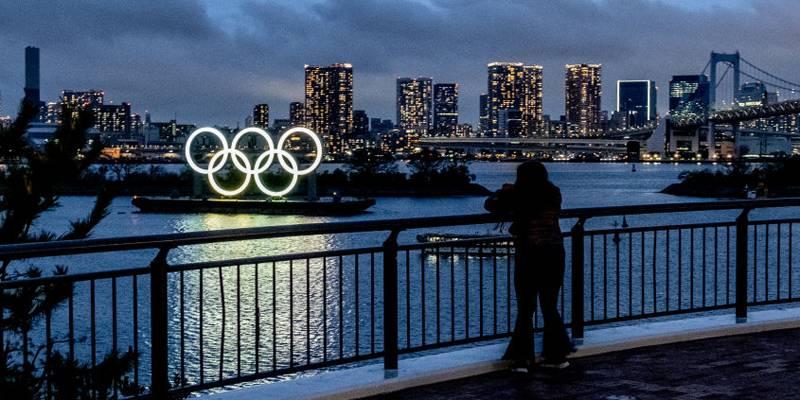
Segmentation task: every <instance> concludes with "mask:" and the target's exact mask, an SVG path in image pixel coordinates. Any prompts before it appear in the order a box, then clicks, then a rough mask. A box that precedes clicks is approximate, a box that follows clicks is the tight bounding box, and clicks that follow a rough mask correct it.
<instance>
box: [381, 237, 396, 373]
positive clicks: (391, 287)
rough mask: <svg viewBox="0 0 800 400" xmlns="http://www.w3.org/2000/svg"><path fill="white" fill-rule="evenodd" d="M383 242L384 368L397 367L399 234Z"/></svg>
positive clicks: (394, 368)
mask: <svg viewBox="0 0 800 400" xmlns="http://www.w3.org/2000/svg"><path fill="white" fill-rule="evenodd" d="M399 233H400V231H399V230H392V232H391V233H390V234H389V237H388V238H386V241H384V242H383V369H385V370H396V369H397V235H398V234H399Z"/></svg>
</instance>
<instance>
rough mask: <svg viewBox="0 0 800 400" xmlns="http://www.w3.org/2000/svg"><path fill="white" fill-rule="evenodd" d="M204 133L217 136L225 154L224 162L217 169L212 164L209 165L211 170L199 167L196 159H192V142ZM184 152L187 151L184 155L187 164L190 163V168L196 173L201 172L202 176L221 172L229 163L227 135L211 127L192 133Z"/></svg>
mask: <svg viewBox="0 0 800 400" xmlns="http://www.w3.org/2000/svg"><path fill="white" fill-rule="evenodd" d="M203 133H210V134H212V135H214V136H216V137H217V139H218V140H219V141H220V143H221V144H222V154H224V157H225V158H224V159H223V160H222V162H220V163H219V167H218V168H217V169H213V168H212V164H211V163H209V168H208V169H206V168H203V167H201V166H199V165H197V164H196V163H195V162H194V159H192V154H191V152H190V149H191V148H192V141H193V140H194V138H196V137H197V136H200V135H201V134H203ZM184 150H185V151H184V153H185V154H184V155H185V156H186V162H187V163H189V167H191V168H192V169H193V170H195V171H197V172H199V173H201V174H213V173H215V172H217V171H219V170H220V169H222V167H223V166H224V165H225V163H226V162H227V161H228V141H227V140H225V135H223V134H222V132H220V131H219V130H217V129H214V128H209V127H206V128H200V129H198V130H196V131H194V132H192V134H191V135H189V138H188V139H186V148H185V149H184ZM212 169H213V170H212Z"/></svg>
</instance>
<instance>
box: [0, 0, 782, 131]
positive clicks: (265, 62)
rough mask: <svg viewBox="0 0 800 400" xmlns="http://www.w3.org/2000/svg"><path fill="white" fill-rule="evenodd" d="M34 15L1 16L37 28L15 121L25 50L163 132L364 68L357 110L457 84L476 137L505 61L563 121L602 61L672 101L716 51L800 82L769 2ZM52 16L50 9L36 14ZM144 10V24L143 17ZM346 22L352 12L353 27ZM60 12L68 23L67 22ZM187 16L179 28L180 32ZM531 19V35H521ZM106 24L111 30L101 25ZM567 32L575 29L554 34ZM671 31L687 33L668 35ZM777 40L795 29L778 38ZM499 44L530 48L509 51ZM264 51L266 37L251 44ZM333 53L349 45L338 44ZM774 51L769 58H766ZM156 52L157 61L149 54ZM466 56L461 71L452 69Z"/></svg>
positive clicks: (380, 110)
mask: <svg viewBox="0 0 800 400" xmlns="http://www.w3.org/2000/svg"><path fill="white" fill-rule="evenodd" d="M31 3H32V4H29V3H27V2H26V3H25V4H23V5H19V6H15V8H13V9H9V10H2V9H3V6H2V5H0V11H3V12H4V13H5V12H8V13H9V14H10V15H19V16H20V18H15V19H14V21H26V24H27V25H26V26H21V25H19V26H18V25H14V24H9V25H6V26H4V27H2V28H0V39H2V40H0V54H3V55H4V60H6V62H5V63H3V64H2V65H0V76H1V77H2V79H0V92H2V93H3V104H4V110H3V113H4V114H13V111H14V110H15V109H16V104H18V100H20V99H21V98H22V96H23V93H22V90H21V88H22V87H23V86H24V73H23V71H24V70H23V63H24V54H23V52H22V51H21V48H23V47H24V46H28V45H31V46H37V47H40V48H41V49H42V60H41V97H42V100H44V101H53V100H55V99H56V97H57V95H58V93H60V91H61V90H62V89H75V90H88V89H91V88H100V89H102V90H104V91H105V92H106V93H113V96H112V97H113V98H114V99H115V100H118V101H126V102H130V103H131V105H132V109H133V110H134V111H135V112H137V113H140V114H144V111H145V110H149V111H151V113H152V114H153V119H154V120H169V119H172V118H173V116H177V118H178V120H182V121H192V122H197V123H199V124H206V123H207V124H227V125H231V126H235V125H236V123H237V122H242V121H243V120H244V118H245V117H246V116H247V115H249V114H250V111H251V110H252V106H253V105H254V104H259V103H268V104H272V105H273V106H274V108H275V113H274V114H275V116H276V117H278V118H284V117H288V115H286V113H287V111H288V104H289V103H290V102H291V101H297V100H299V99H302V98H303V83H302V82H303V75H302V74H303V72H302V66H303V65H304V64H319V65H329V64H332V63H337V62H347V63H351V64H353V66H354V67H353V68H354V75H355V78H354V96H355V98H354V108H355V109H364V110H366V111H367V112H368V113H369V115H370V116H375V117H381V118H388V117H392V116H393V115H394V111H395V110H394V108H395V107H394V100H395V99H394V96H391V95H387V93H392V92H393V90H392V89H393V86H394V81H395V79H396V78H397V77H398V76H431V77H433V79H434V80H435V81H441V82H457V83H459V84H460V93H459V103H460V104H459V114H460V116H459V120H460V121H462V122H469V123H472V124H473V125H476V126H477V122H478V96H479V94H481V93H483V92H485V83H484V82H485V68H486V67H485V66H486V64H488V63H490V62H493V61H509V62H523V63H526V64H537V65H542V66H543V67H544V68H543V81H544V82H543V91H544V96H543V108H544V110H543V112H544V114H549V115H550V116H551V118H557V117H558V116H559V115H560V114H562V113H563V109H564V104H563V96H564V88H563V75H562V73H561V71H563V68H564V65H565V64H567V63H601V64H603V66H604V68H603V80H604V81H605V82H606V83H607V84H613V82H615V81H616V80H618V79H651V80H654V81H656V83H657V85H658V86H659V87H660V88H662V89H663V88H665V87H666V86H667V84H668V81H669V78H670V77H671V75H680V74H697V73H699V72H700V71H701V70H702V67H703V65H704V64H705V60H706V58H707V54H708V52H709V51H710V50H712V49H714V50H733V49H737V48H738V49H739V50H741V51H742V52H743V53H746V54H748V55H749V56H750V57H751V58H759V59H765V60H767V62H768V63H769V66H773V65H774V66H775V67H776V68H775V70H776V71H777V72H778V73H780V74H781V75H784V76H788V77H792V76H794V75H796V73H795V72H794V71H792V70H791V69H790V68H789V66H790V65H791V62H789V61H788V59H789V58H790V56H791V54H792V52H791V43H790V42H791V41H790V40H789V39H787V38H789V37H792V36H791V34H792V33H793V32H794V31H793V29H794V28H792V27H791V26H790V25H789V24H788V23H786V22H784V23H781V21H783V19H782V18H788V19H787V20H790V19H791V18H789V17H790V16H791V14H792V13H794V12H796V11H795V10H794V7H783V9H784V10H785V12H784V13H783V14H784V15H783V16H782V17H781V18H778V17H776V16H774V15H772V14H771V13H770V12H769V11H770V10H771V9H772V6H775V5H776V4H773V5H772V6H770V4H766V3H773V2H757V3H751V2H747V1H739V2H733V3H730V4H729V3H722V2H718V1H712V2H708V1H707V2H702V3H701V4H700V5H690V4H689V2H677V3H670V4H664V3H661V2H657V1H649V0H641V4H639V6H637V7H626V6H625V5H624V4H620V3H618V2H613V1H611V2H608V1H590V0H585V1H583V0H574V1H567V2H560V3H555V4H551V3H550V2H547V3H537V4H530V5H528V4H525V5H519V4H517V5H508V6H502V7H497V6H493V5H492V4H493V3H484V2H480V1H476V2H472V3H468V4H465V5H463V6H459V4H456V3H448V2H421V3H410V4H397V3H385V4H379V3H375V2H372V1H366V2H359V4H349V3H347V4H344V3H340V2H336V1H320V2H314V3H313V4H309V3H303V2H301V3H300V4H298V5H289V4H287V3H285V2H281V1H276V2H267V3H263V2H254V3H252V4H251V5H252V6H253V7H251V8H244V7H243V5H244V3H241V2H234V3H233V5H232V7H231V8H230V9H229V10H227V11H224V10H220V8H221V7H219V6H218V5H213V4H210V3H204V2H191V1H183V2H179V3H174V4H172V5H170V6H164V5H160V4H157V3H153V4H142V3H137V4H136V5H125V4H119V5H118V6H114V7H108V9H106V8H103V7H98V6H96V5H92V4H87V5H85V6H84V7H78V8H80V9H81V10H80V12H78V13H76V12H75V11H74V10H68V9H62V8H61V7H62V6H59V5H58V4H50V3H47V4H40V5H37V4H35V2H31ZM42 9H43V10H47V12H44V13H41V12H38V11H36V10H42ZM145 9H146V10H147V11H148V12H147V13H143V12H142V11H143V10H145ZM345 10H346V11H347V13H346V14H347V15H343V13H344V12H345ZM100 12H104V13H108V15H104V16H103V18H102V20H97V21H95V22H97V25H98V26H91V27H89V28H87V29H86V30H85V32H84V30H75V29H70V27H74V25H75V24H83V23H88V21H93V20H92V16H94V17H95V18H96V17H97V16H98V15H99V14H98V13H100ZM787 13H788V14H787ZM51 14H52V15H55V14H63V15H65V18H63V19H58V20H56V19H54V18H52V17H50V15H51ZM122 14H125V15H133V16H134V17H132V18H127V17H123V15H122ZM145 14H146V15H149V17H147V16H145ZM270 16H271V17H270ZM277 16H280V18H278V17H277ZM478 16H481V17H482V18H491V19H492V21H496V22H497V26H498V27H500V26H502V27H503V28H502V29H488V28H478V29H476V28H475V26H476V25H475V24H474V21H476V18H478ZM177 17H180V18H179V21H180V22H179V23H177V22H176V24H171V22H170V21H178V20H176V19H175V18H177ZM237 18H239V19H240V20H242V21H247V22H257V23H258V24H257V25H254V26H256V27H258V29H256V28H255V27H254V28H252V29H245V28H242V29H241V31H239V32H237V31H235V30H234V31H231V30H232V29H233V28H229V27H228V28H223V27H222V26H228V25H231V24H230V23H231V22H235V21H236V19H237ZM402 18H406V19H411V20H413V28H415V29H411V32H398V30H397V29H394V28H391V26H392V23H394V22H393V21H396V20H397V19H402ZM525 18H528V20H529V21H530V22H531V23H527V24H524V25H521V24H515V23H514V21H521V20H523V19H525ZM731 18H733V19H735V20H737V21H739V22H737V24H738V25H739V26H738V27H736V28H734V27H726V26H725V23H724V22H725V21H726V19H731ZM187 20H191V21H192V22H187ZM754 20H758V21H760V22H759V26H763V24H765V23H766V24H771V25H772V26H774V27H775V29H772V30H764V29H756V28H755V26H753V25H751V24H753V23H754ZM63 21H67V22H63ZM70 21H71V22H70ZM106 21H112V22H113V23H114V26H113V27H109V26H108V25H105V24H106ZM537 21H538V22H537ZM582 21H583V22H586V21H588V22H590V24H589V27H588V29H589V30H588V31H587V30H585V29H584V30H583V31H582V32H583V34H580V35H579V34H578V33H579V32H581V29H578V28H577V27H576V28H571V27H570V26H572V25H573V24H577V23H578V22H582ZM622 21H627V22H626V23H624V24H623V23H622ZM675 21H680V24H679V25H677V24H676V23H675ZM292 24H296V25H297V26H298V27H297V28H293V27H292V26H290V25H292ZM422 24H425V25H424V26H423V25H422ZM559 24H561V25H563V26H564V28H563V29H562V28H559V29H555V26H556V25H559ZM45 25H47V26H48V29H50V30H49V31H48V34H46V35H43V34H41V32H40V31H42V29H39V28H41V27H43V26H45ZM172 25H174V26H172ZM490 25H493V24H490ZM529 25H538V26H539V27H538V28H534V27H531V26H529ZM578 25H580V24H578ZM673 25H677V26H673ZM426 26H428V28H426ZM748 26H752V27H753V29H749V30H748V28H747V27H748ZM103 27H107V28H109V29H104V30H103V29H101V28H103ZM670 27H672V28H670ZM262 28H263V29H262ZM300 28H303V29H300ZM551 28H552V29H551ZM617 28H618V29H617ZM668 28H669V29H673V30H675V32H674V33H672V34H661V33H663V31H664V30H665V29H668ZM675 28H680V29H675ZM448 29H449V30H448ZM781 29H784V30H786V32H784V34H780V33H781ZM262 30H263V31H264V32H261V31H262ZM473 31H474V32H473ZM101 32H102V33H103V34H100V33H101ZM326 32H327V33H328V34H327V35H326ZM586 32H591V33H592V34H591V35H588V34H586ZM698 32H707V34H705V33H704V34H698ZM745 32H750V33H749V34H745ZM500 34H504V35H505V36H509V35H510V36H512V37H513V36H514V35H516V36H518V37H519V38H518V39H515V40H512V41H510V42H509V43H506V44H505V45H504V46H497V43H500V41H499V37H498V35H500ZM686 35H689V36H692V37H694V35H697V39H696V40H691V41H687V40H683V39H681V38H682V37H685V36H686ZM787 35H788V36H787ZM648 37H650V38H652V39H653V40H648V39H647V38H648ZM679 37H680V38H679ZM62 38H68V39H70V40H69V41H67V40H62ZM281 38H282V39H281ZM656 38H658V40H656ZM257 39H258V40H261V39H263V40H262V41H261V42H259V43H255V42H256V41H257ZM519 39H521V40H519ZM678 39H681V40H678ZM331 40H336V42H337V43H339V44H340V45H338V46H337V45H332V44H331ZM161 42H164V44H163V46H164V47H161V45H159V43H161ZM317 42H320V43H317ZM511 42H513V43H511ZM764 43H771V44H772V46H770V48H769V49H766V48H765V46H763V44H764ZM115 44H119V45H115ZM642 44H645V46H643V45H642ZM164 48H169V49H171V50H170V51H162V50H163V49H164ZM153 52H156V53H158V54H159V57H150V56H149V55H150V54H151V53H153ZM456 53H457V54H458V56H459V58H454V56H455V55H456ZM104 66H108V68H104ZM661 93H662V96H660V98H659V103H658V108H659V109H660V110H667V109H668V106H667V97H666V96H664V95H663V93H666V91H664V90H662V91H661ZM615 96H616V93H614V92H613V91H612V90H605V91H604V92H603V101H602V103H603V104H604V105H605V109H606V110H611V108H612V105H613V104H614V103H615ZM283 104H286V106H283ZM284 109H286V110H284ZM662 113H663V111H662Z"/></svg>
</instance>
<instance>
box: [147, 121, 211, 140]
mask: <svg viewBox="0 0 800 400" xmlns="http://www.w3.org/2000/svg"><path fill="white" fill-rule="evenodd" d="M150 127H151V128H152V129H155V130H156V131H157V132H158V140H159V141H160V142H166V143H180V142H185V141H186V138H187V137H188V136H189V134H191V133H192V131H194V129H195V126H194V125H190V124H179V123H178V122H177V121H176V120H174V119H173V120H171V121H169V122H153V123H151V124H150ZM212 142H213V141H212Z"/></svg>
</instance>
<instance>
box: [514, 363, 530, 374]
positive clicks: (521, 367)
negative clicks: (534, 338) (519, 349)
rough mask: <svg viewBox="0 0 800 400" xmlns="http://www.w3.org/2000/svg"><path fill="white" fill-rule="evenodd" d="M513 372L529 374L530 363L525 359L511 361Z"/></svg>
mask: <svg viewBox="0 0 800 400" xmlns="http://www.w3.org/2000/svg"><path fill="white" fill-rule="evenodd" d="M511 372H514V373H518V374H527V373H528V363H526V362H525V361H514V362H513V363H511Z"/></svg>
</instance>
